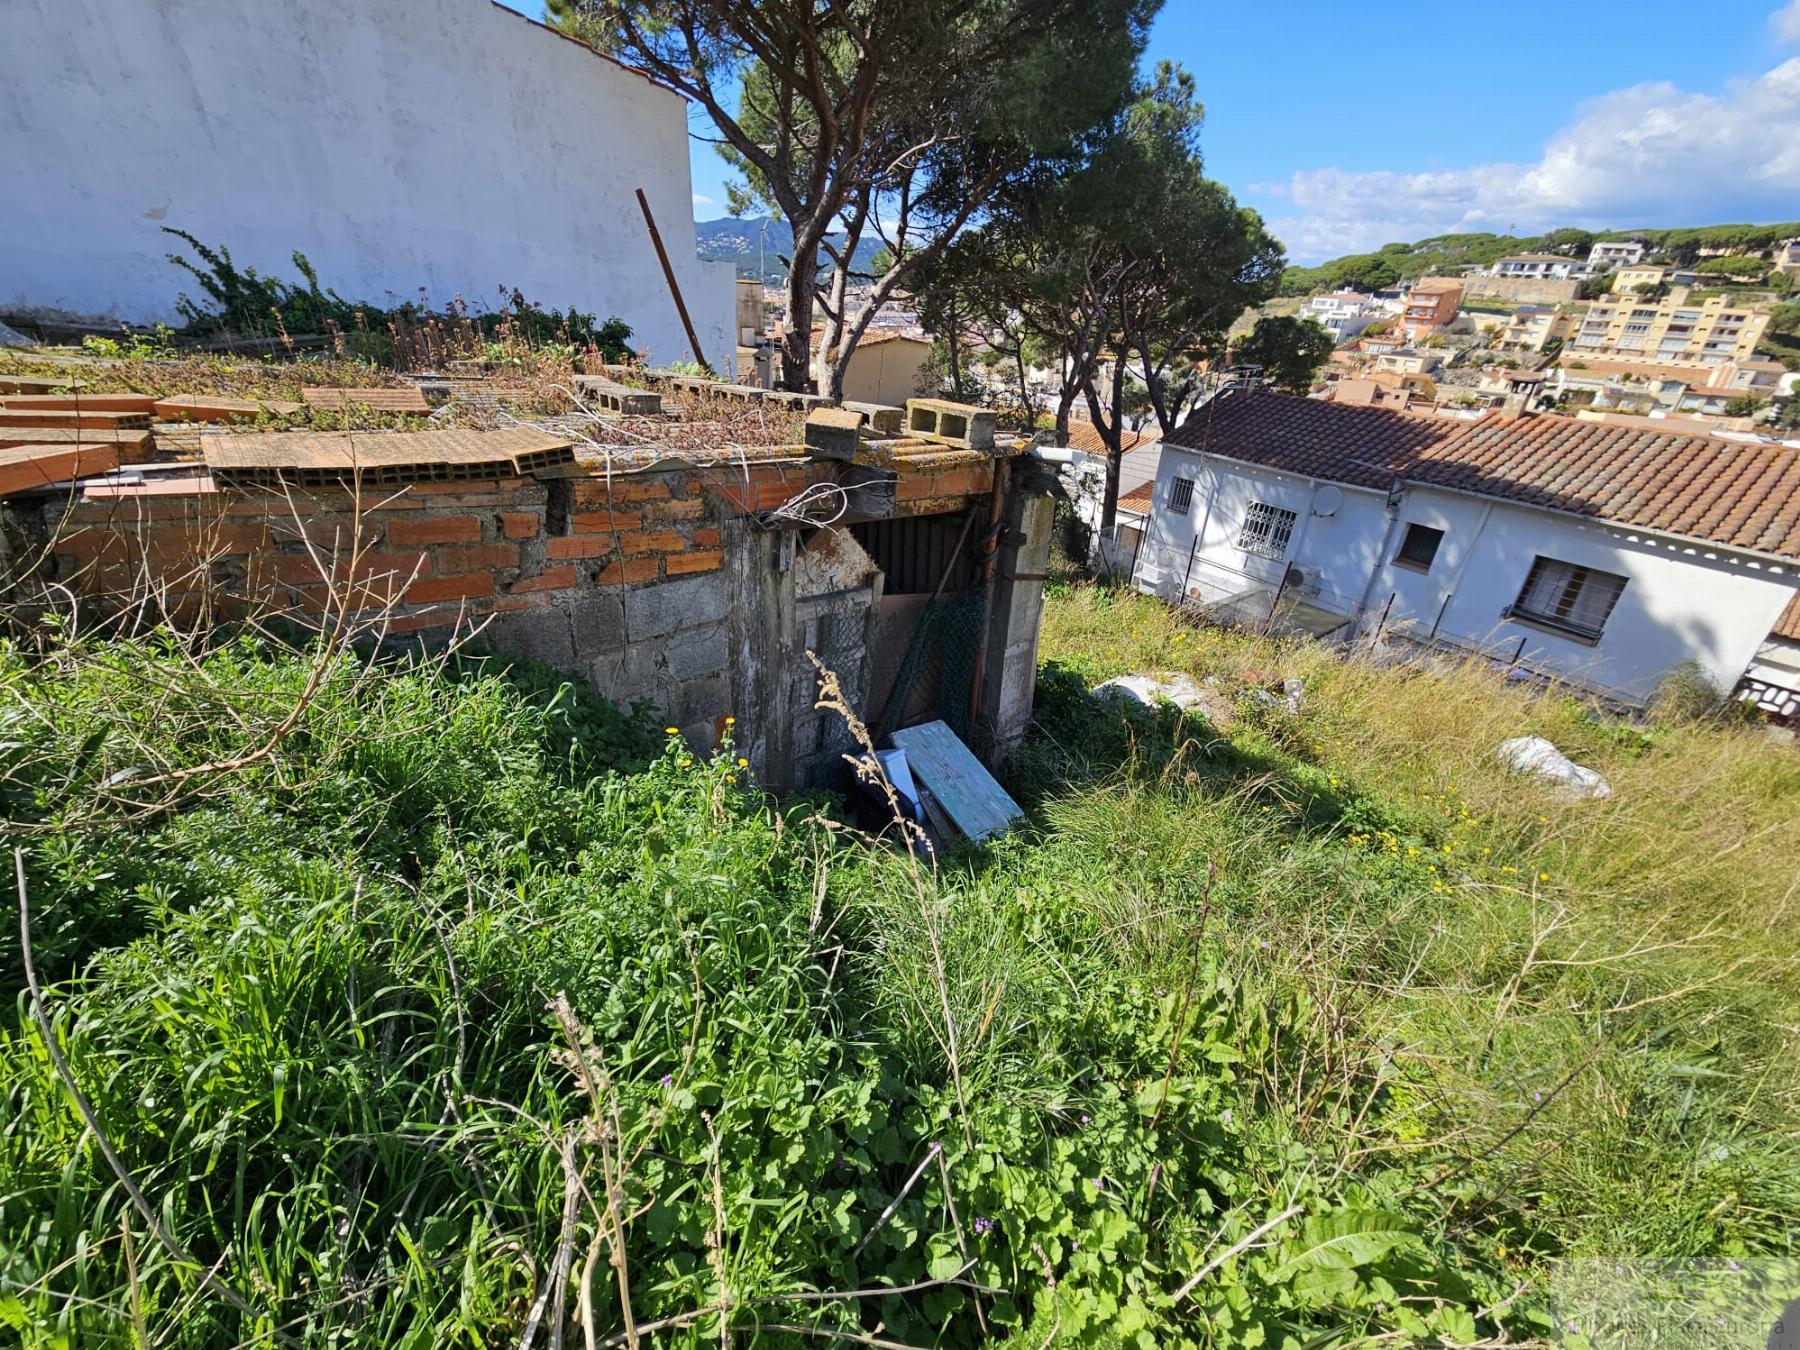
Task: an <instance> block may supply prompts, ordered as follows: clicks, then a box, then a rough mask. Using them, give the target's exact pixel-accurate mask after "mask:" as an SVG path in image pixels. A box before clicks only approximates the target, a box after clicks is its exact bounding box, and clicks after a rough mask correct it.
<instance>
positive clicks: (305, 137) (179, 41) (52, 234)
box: [0, 0, 737, 369]
mask: <svg viewBox="0 0 1800 1350" xmlns="http://www.w3.org/2000/svg"><path fill="white" fill-rule="evenodd" d="M687 112H688V109H687V104H686V101H685V100H684V99H683V98H682V97H681V96H680V95H678V94H676V93H674V92H672V91H671V90H668V89H666V88H663V87H662V86H661V85H658V84H655V83H653V82H652V81H651V80H649V79H648V78H647V77H645V76H644V75H642V74H640V73H639V72H637V71H635V70H632V69H629V68H627V67H625V66H622V65H620V64H619V63H618V62H616V61H614V60H612V59H610V58H608V57H605V56H601V55H598V54H597V53H595V52H594V51H592V50H591V49H589V48H587V47H585V46H582V45H581V44H580V43H578V42H574V41H571V40H570V39H568V38H566V37H563V36H562V35H561V34H559V33H557V32H555V31H553V30H551V29H549V28H546V27H544V26H543V25H542V24H539V23H536V22H533V21H532V20H530V19H527V18H525V17H524V16H522V15H520V14H518V13H516V12H514V11H513V10H510V9H506V8H504V7H502V6H500V5H497V4H493V3H491V0H411V2H410V3H407V4H370V3H368V0H260V2H259V3H257V4H252V5H244V4H241V3H238V0H6V3H5V4H0V151H3V152H4V153H3V154H0V162H4V164H5V166H6V170H5V172H6V181H7V185H8V194H7V202H6V209H5V210H4V211H0V311H5V310H10V311H13V312H17V313H23V314H28V315H35V316H37V317H39V318H54V317H59V316H60V317H67V318H73V319H78V320H81V321H88V322H93V321H99V322H119V321H127V322H134V323H149V322H155V321H172V320H174V319H175V317H176V312H175V300H176V297H177V296H178V295H179V294H180V293H181V292H182V291H183V290H187V291H189V292H197V289H198V288H197V287H196V286H195V284H194V281H193V278H192V277H189V276H187V275H186V274H185V273H183V272H181V271H180V270H178V269H177V268H175V267H173V266H171V265H170V263H169V262H168V260H167V258H166V256H165V255H167V254H168V253H169V252H170V251H171V250H172V249H174V250H176V251H179V250H180V249H181V248H182V246H181V245H180V244H179V242H178V241H176V240H175V239H173V238H171V237H170V236H169V235H167V234H165V233H163V229H162V227H163V226H173V227H176V228H179V229H183V230H186V231H187V232H189V233H190V234H192V235H194V236H195V237H196V238H198V239H199V240H201V241H202V242H203V243H205V244H207V245H209V246H214V247H217V246H221V245H222V246H224V247H225V248H228V249H230V251H231V256H232V259H233V261H234V262H235V263H236V265H237V266H239V267H240V268H242V267H254V268H256V269H257V270H258V271H259V272H262V273H264V274H273V275H278V276H282V277H287V278H292V279H296V280H297V277H296V275H295V269H294V266H293V263H292V262H291V261H290V255H291V254H292V253H294V252H295V251H296V250H298V251H299V252H301V253H303V254H305V255H306V257H307V258H308V260H309V261H310V262H311V263H312V264H313V266H314V267H315V268H316V269H317V271H318V274H319V279H320V281H321V283H322V284H323V285H325V286H327V287H329V288H331V289H333V290H335V291H337V292H338V294H340V295H342V296H343V297H344V298H345V299H347V300H352V301H368V302H372V303H376V304H386V303H398V302H400V301H403V300H417V299H418V298H419V296H420V292H421V289H423V290H424V292H425V293H426V294H427V295H428V296H429V297H430V299H431V300H432V301H433V302H434V303H436V304H439V305H443V304H447V303H449V302H451V301H452V300H453V299H455V298H456V297H457V296H459V295H460V296H461V297H462V298H463V299H464V300H465V301H466V302H467V303H468V304H469V305H471V306H473V307H476V308H481V307H484V306H493V305H494V304H495V302H496V300H497V299H498V298H499V297H498V292H499V289H500V288H501V287H506V288H509V289H511V288H517V289H518V290H519V291H521V292H522V293H523V294H524V295H525V296H526V298H527V299H528V300H531V301H534V302H537V303H539V304H542V305H545V306H547V307H550V308H555V309H566V308H568V307H570V306H573V307H575V308H576V309H578V310H581V311H583V312H586V313H592V314H595V315H597V316H599V317H600V318H602V319H604V318H606V317H607V316H609V315H614V314H616V315H618V316H619V317H620V318H622V319H624V320H625V321H626V322H627V323H629V324H630V325H631V328H632V332H633V339H632V342H633V345H634V346H636V347H639V348H642V349H647V350H648V351H649V353H650V355H651V358H652V359H653V360H655V361H658V362H673V361H677V360H682V359H690V360H691V359H692V357H693V353H692V351H691V350H690V344H689V342H688V340H687V337H686V335H685V333H684V332H683V329H682V325H681V321H680V319H679V317H678V315H677V312H676V309H675V305H674V301H673V300H672V299H671V298H670V294H669V289H668V286H667V284H666V283H665V281H664V279H663V272H662V268H661V266H660V265H659V264H658V262H657V258H656V252H655V249H654V247H653V245H652V243H651V241H650V237H649V234H648V232H647V231H646V229H645V225H644V217H643V213H642V211H641V210H640V209H639V206H638V203H637V198H636V195H635V193H636V189H638V188H642V189H643V190H644V194H645V196H646V197H647V198H648V199H649V202H650V206H651V210H652V212H653V213H654V215H655V217H656V224H657V228H658V230H659V232H660V233H661V235H662V239H663V243H664V246H665V247H666V248H667V250H668V253H669V257H670V261H671V262H672V263H673V265H674V268H675V272H676V276H677V278H678V279H679V281H680V283H681V288H682V291H683V293H684V297H685V299H686V302H687V307H688V311H689V313H690V315H691V316H692V318H693V320H694V325H695V328H696V329H697V330H698V335H699V338H700V342H701V346H702V349H703V351H704V353H705V355H706V357H707V359H708V360H710V361H711V362H712V363H713V364H714V365H715V366H717V367H720V368H721V369H723V368H727V367H729V366H730V365H731V363H732V360H733V354H734V352H735V349H736V345H737V343H736V337H737V334H736V333H735V332H734V331H733V322H732V320H733V295H732V292H733V285H732V278H733V269H732V267H731V265H730V264H729V263H724V262H720V263H702V262H699V261H698V260H697V259H696V257H695V252H694V223H693V207H692V185H691V184H690V182H689V177H688V135H687Z"/></svg>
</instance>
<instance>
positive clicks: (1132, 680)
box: [1094, 674, 1206, 712]
mask: <svg viewBox="0 0 1800 1350" xmlns="http://www.w3.org/2000/svg"><path fill="white" fill-rule="evenodd" d="M1094 694H1095V696H1096V697H1099V698H1105V699H1119V698H1127V699H1130V700H1131V701H1132V702H1133V703H1137V704H1140V705H1142V706H1143V707H1146V708H1154V707H1155V706H1156V704H1157V700H1158V699H1167V700H1168V701H1169V702H1170V703H1173V704H1174V705H1175V706H1176V707H1177V708H1180V709H1181V710H1182V711H1184V712H1186V711H1188V710H1190V709H1193V708H1197V707H1200V706H1201V705H1202V704H1204V703H1205V702H1206V694H1205V691H1203V690H1202V689H1201V688H1200V686H1199V685H1198V684H1197V683H1195V681H1194V678H1193V677H1192V676H1191V675H1182V674H1175V675H1171V676H1169V677H1168V678H1167V679H1162V680H1158V679H1152V678H1151V677H1150V676H1148V675H1120V676H1118V677H1116V678H1114V679H1110V680H1103V681H1101V682H1100V683H1099V684H1097V685H1095V686H1094Z"/></svg>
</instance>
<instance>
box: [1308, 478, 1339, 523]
mask: <svg viewBox="0 0 1800 1350" xmlns="http://www.w3.org/2000/svg"><path fill="white" fill-rule="evenodd" d="M1343 504H1344V493H1343V490H1342V489H1341V488H1336V487H1333V486H1332V485H1331V484H1330V483H1327V484H1326V485H1325V486H1324V487H1322V488H1320V489H1319V490H1318V491H1317V492H1316V493H1314V494H1313V507H1312V513H1313V514H1314V515H1315V516H1335V515H1336V514H1337V509H1338V507H1340V506H1342V505H1343Z"/></svg>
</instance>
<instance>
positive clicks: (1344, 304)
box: [1300, 291, 1382, 342]
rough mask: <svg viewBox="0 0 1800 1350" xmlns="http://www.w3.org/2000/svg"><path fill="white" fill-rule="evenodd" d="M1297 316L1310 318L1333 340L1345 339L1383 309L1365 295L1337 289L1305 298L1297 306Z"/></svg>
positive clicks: (1377, 316)
mask: <svg viewBox="0 0 1800 1350" xmlns="http://www.w3.org/2000/svg"><path fill="white" fill-rule="evenodd" d="M1300 317H1301V318H1302V319H1311V320H1313V322H1315V323H1317V324H1319V325H1320V326H1321V327H1323V328H1325V329H1327V330H1328V331H1329V332H1330V333H1331V337H1332V340H1333V341H1334V342H1348V341H1349V340H1350V339H1351V338H1353V337H1356V336H1357V335H1358V334H1359V333H1361V332H1362V331H1363V329H1365V328H1367V327H1368V326H1369V325H1370V324H1372V323H1374V322H1375V321H1376V320H1377V319H1379V318H1381V317H1382V311H1380V310H1378V309H1376V308H1375V306H1373V305H1372V304H1370V303H1369V297H1368V296H1366V295H1358V294H1357V293H1356V292H1355V291H1337V292H1334V293H1333V294H1331V295H1314V296H1310V297H1308V299H1307V301H1306V303H1305V304H1303V305H1301V306H1300Z"/></svg>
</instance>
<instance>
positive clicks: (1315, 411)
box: [1164, 392, 1468, 489]
mask: <svg viewBox="0 0 1800 1350" xmlns="http://www.w3.org/2000/svg"><path fill="white" fill-rule="evenodd" d="M1467 430H1468V423H1466V422H1453V421H1450V420H1448V419H1446V418H1442V417H1427V416H1420V415H1417V414H1413V413H1403V412H1394V411H1392V410H1391V409H1387V408H1367V407H1360V406H1358V405H1356V404H1352V403H1327V402H1325V401H1323V400H1321V399H1312V398H1300V397H1297V396H1295V395H1293V394H1275V393H1268V392H1258V393H1254V394H1227V395H1226V396H1225V397H1223V398H1219V399H1215V400H1213V401H1212V402H1210V403H1206V404H1203V405H1202V406H1200V407H1199V408H1196V409H1195V410H1194V412H1193V413H1192V414H1191V415H1190V416H1189V417H1188V420H1187V421H1186V422H1183V423H1182V424H1181V425H1180V426H1179V427H1177V428H1175V430H1174V431H1173V432H1171V433H1170V434H1169V435H1168V436H1167V437H1165V438H1164V443H1165V444H1167V445H1175V446H1181V447H1184V448H1185V449H1189V450H1204V451H1207V452H1209V453H1211V454H1216V455H1225V456H1227V457H1228V458H1231V459H1241V460H1245V461H1247V462H1249V463H1251V464H1262V465H1266V466H1267V467H1268V468H1271V469H1280V470H1283V471H1285V472H1287V473H1297V474H1304V475H1306V476H1307V477H1309V478H1330V479H1333V480H1334V481H1336V482H1340V483H1354V484H1356V485H1357V486H1359V487H1370V488H1382V489H1386V488H1387V486H1388V485H1389V484H1390V483H1392V482H1393V481H1394V479H1395V478H1396V477H1397V476H1398V469H1397V468H1396V466H1397V465H1400V464H1406V463H1411V462H1414V461H1415V460H1416V459H1417V458H1418V457H1419V456H1420V455H1422V454H1423V453H1424V452H1425V451H1426V450H1427V449H1429V448H1430V447H1431V446H1433V445H1438V444H1441V443H1443V442H1445V441H1448V440H1453V439H1454V438H1455V437H1457V436H1458V435H1460V434H1461V433H1463V432H1465V431H1467Z"/></svg>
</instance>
